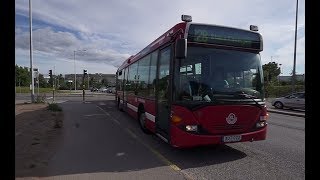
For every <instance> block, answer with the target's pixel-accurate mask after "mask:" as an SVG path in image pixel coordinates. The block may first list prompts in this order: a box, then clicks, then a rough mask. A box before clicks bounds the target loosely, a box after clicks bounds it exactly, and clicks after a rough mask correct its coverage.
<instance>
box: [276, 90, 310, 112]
mask: <svg viewBox="0 0 320 180" xmlns="http://www.w3.org/2000/svg"><path fill="white" fill-rule="evenodd" d="M271 104H272V106H274V107H275V108H278V109H282V108H284V107H286V108H290V109H305V92H297V93H292V94H289V95H287V96H284V97H279V98H275V99H274V100H273V101H272V102H271Z"/></svg>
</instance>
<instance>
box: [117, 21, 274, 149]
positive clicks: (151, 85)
mask: <svg viewBox="0 0 320 180" xmlns="http://www.w3.org/2000/svg"><path fill="white" fill-rule="evenodd" d="M181 18H182V21H183V22H181V23H178V24H176V25H175V26H173V27H172V28H171V29H170V30H168V31H167V32H165V33H164V34H163V35H162V36H160V37H159V38H158V39H156V40H155V41H153V42H152V43H151V44H150V45H148V46H147V47H146V48H144V49H143V50H142V51H140V52H139V53H138V54H136V55H134V56H131V57H130V58H128V59H127V60H126V61H125V62H124V63H123V64H122V65H121V66H120V67H119V69H118V70H117V73H116V77H117V81H116V82H117V83H116V102H117V105H118V108H119V109H120V110H124V111H126V112H127V113H129V114H130V115H131V116H133V117H134V118H135V119H137V120H138V122H139V124H140V126H141V129H142V130H143V131H144V132H145V133H155V134H156V135H158V136H159V137H160V138H161V139H162V140H164V141H165V142H167V143H169V144H171V145H172V146H174V147H193V146H200V145H210V144H225V143H235V142H245V141H259V140H265V139H266V132H267V122H266V120H267V118H268V113H267V109H266V106H265V99H264V82H263V72H262V66H261V60H260V54H259V53H260V52H261V51H262V50H263V46H262V37H261V35H260V34H259V33H258V32H256V31H258V28H257V26H253V25H251V26H250V30H244V29H238V28H232V27H225V26H218V25H208V24H200V23H193V22H192V20H191V16H188V15H182V17H181Z"/></svg>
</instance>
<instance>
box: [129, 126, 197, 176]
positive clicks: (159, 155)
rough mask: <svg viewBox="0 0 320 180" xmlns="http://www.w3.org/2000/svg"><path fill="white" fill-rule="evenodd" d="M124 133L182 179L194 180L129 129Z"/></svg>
mask: <svg viewBox="0 0 320 180" xmlns="http://www.w3.org/2000/svg"><path fill="white" fill-rule="evenodd" d="M126 131H127V132H128V133H129V134H130V136H131V137H133V138H134V139H135V140H137V141H138V142H140V143H141V144H142V145H143V146H145V147H146V148H147V149H149V150H150V151H151V152H152V153H153V154H155V155H156V156H157V157H158V158H159V159H160V160H161V161H162V162H163V163H165V164H166V165H167V166H169V167H170V168H171V169H173V170H174V171H177V172H180V173H182V174H183V175H184V177H185V178H186V179H190V180H192V179H194V178H192V177H191V176H190V175H189V174H187V173H186V172H184V171H182V170H181V168H179V167H178V166H177V165H175V164H174V163H172V162H171V161H170V160H168V159H167V158H166V157H164V156H163V155H162V154H161V153H159V152H158V151H157V150H155V149H154V148H152V147H151V146H149V145H147V144H146V143H144V142H143V141H142V140H141V139H139V137H138V136H137V135H136V134H135V133H134V132H132V131H131V130H130V129H128V128H126Z"/></svg>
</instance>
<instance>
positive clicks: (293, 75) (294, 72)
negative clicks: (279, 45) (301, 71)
mask: <svg viewBox="0 0 320 180" xmlns="http://www.w3.org/2000/svg"><path fill="white" fill-rule="evenodd" d="M297 23H298V0H297V6H296V28H295V35H294V54H293V72H292V93H294V91H295V80H296V49H297Z"/></svg>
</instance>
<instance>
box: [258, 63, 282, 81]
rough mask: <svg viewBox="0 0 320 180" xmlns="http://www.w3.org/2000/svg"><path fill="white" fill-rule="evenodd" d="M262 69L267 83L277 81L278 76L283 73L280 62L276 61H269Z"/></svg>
mask: <svg viewBox="0 0 320 180" xmlns="http://www.w3.org/2000/svg"><path fill="white" fill-rule="evenodd" d="M262 69H263V77H264V80H265V82H266V83H267V84H270V83H271V82H275V81H276V80H277V77H278V76H279V74H280V73H281V72H280V67H279V66H278V63H275V62H269V63H268V64H264V65H262Z"/></svg>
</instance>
